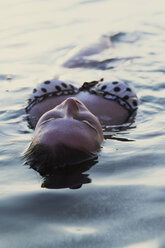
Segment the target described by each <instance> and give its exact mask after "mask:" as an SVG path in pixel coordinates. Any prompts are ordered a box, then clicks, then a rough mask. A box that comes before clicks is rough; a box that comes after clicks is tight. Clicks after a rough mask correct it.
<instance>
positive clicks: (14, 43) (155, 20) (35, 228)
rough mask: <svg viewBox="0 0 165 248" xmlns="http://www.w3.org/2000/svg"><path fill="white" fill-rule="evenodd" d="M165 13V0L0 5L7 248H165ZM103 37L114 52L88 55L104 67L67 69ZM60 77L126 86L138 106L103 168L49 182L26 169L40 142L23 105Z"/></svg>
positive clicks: (110, 144) (0, 174) (0, 160)
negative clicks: (82, 49) (31, 147)
mask: <svg viewBox="0 0 165 248" xmlns="http://www.w3.org/2000/svg"><path fill="white" fill-rule="evenodd" d="M164 10H165V3H164V1H163V0H157V1H154V0H153V1H151V0H150V1H149V0H145V1H142V0H134V1H131V0H125V1H122V0H117V1H116V0H102V1H99V0H97V1H96V0H95V1H89V0H88V1H83V0H78V1H73V0H67V1H65V0H61V1H53V0H47V1H42V0H36V1H31V0H29V1H26V0H21V1H20V0H15V1H13V2H11V1H9V0H6V1H3V3H1V22H0V33H1V39H0V49H1V57H0V69H1V71H0V89H1V101H0V103H1V104H0V137H1V146H0V186H1V190H0V196H1V198H0V220H1V225H0V244H1V247H3V248H9V247H11V246H12V247H14V248H24V247H28V248H33V247H40V248H42V247H43V248H45V247H47V248H52V247H58V248H60V247H62V248H63V247H69V248H70V247H72V248H74V247H76V248H77V247H80V248H81V247H82V248H84V247H86V248H88V247H89V248H91V247H96V248H97V247H98V248H100V247H101V248H108V247H112V248H118V247H119V248H121V247H123V248H143V247H145V248H148V247H149V248H163V247H165V239H164V236H165V231H164V230H165V208H164V204H165V180H164V178H165V165H164V161H165V155H164V148H165V142H164V140H165V131H164V130H165V129H164V115H165V97H164V96H165V80H164V78H165V68H164V60H165V55H164V43H165V26H164V23H165V18H164V16H165V13H164ZM102 35H108V36H109V37H111V48H110V49H108V50H106V51H103V52H102V53H100V54H97V55H94V56H90V57H89V59H91V60H95V61H97V64H94V65H92V66H89V65H88V66H79V67H77V68H71V69H68V68H64V67H61V66H60V65H61V64H62V63H63V62H64V61H65V59H66V58H68V56H69V54H70V52H71V50H72V49H74V48H76V47H77V46H79V45H86V44H88V43H90V42H92V41H94V42H95V41H97V40H98V39H99V37H101V36H102ZM102 61H104V62H102ZM55 75H60V76H61V78H62V79H64V80H65V79H70V80H75V81H76V82H77V84H78V85H81V84H82V83H83V82H84V81H90V80H97V79H100V78H101V77H104V78H105V79H110V80H111V79H114V78H115V79H116V80H119V79H124V80H127V81H128V82H129V83H130V85H131V86H132V87H133V88H134V89H135V91H136V92H137V95H138V97H139V102H140V106H139V110H138V114H137V117H136V120H135V123H133V125H132V126H131V127H130V128H124V127H123V128H122V129H120V130H119V129H118V128H117V127H114V128H113V130H112V131H111V132H110V133H109V134H110V135H112V136H113V137H114V139H107V140H105V141H104V143H103V148H102V149H101V152H100V154H99V161H98V163H97V164H96V165H94V166H92V167H91V168H90V169H89V170H88V171H84V172H83V173H82V172H77V173H75V174H74V175H71V176H70V177H68V178H67V179H66V177H64V176H63V175H59V176H58V177H57V178H51V179H50V178H49V180H48V179H47V178H46V179H43V178H42V177H41V176H40V175H39V174H37V172H35V171H33V170H31V169H29V168H28V167H26V166H23V161H22V160H21V153H22V152H23V150H24V149H25V148H26V146H27V144H28V143H29V141H30V140H31V137H32V130H30V129H29V128H28V126H27V123H26V120H25V114H24V111H23V108H24V106H25V102H26V99H27V98H28V95H29V94H30V92H31V91H32V89H33V87H34V86H35V85H36V84H37V83H38V82H42V81H44V80H46V79H50V78H52V77H53V76H55ZM124 140H127V141H124ZM132 140H133V141H132ZM64 179H65V183H64ZM53 183H54V189H48V187H49V188H52V187H53V185H52V184H53ZM82 183H83V185H82V187H81V188H79V189H70V188H73V184H74V185H79V184H82ZM46 187H47V188H46Z"/></svg>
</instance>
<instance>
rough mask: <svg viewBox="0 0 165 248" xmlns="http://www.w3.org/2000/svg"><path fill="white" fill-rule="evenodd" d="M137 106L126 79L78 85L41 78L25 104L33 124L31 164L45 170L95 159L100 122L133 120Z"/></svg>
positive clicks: (100, 130) (29, 159)
mask: <svg viewBox="0 0 165 248" xmlns="http://www.w3.org/2000/svg"><path fill="white" fill-rule="evenodd" d="M137 105H138V101H137V97H136V94H135V93H134V92H133V90H132V89H131V88H130V87H129V86H128V85H127V84H126V83H124V82H117V81H113V82H103V79H101V80H100V81H92V82H90V83H87V82H86V83H84V84H83V85H82V87H80V88H79V89H78V88H76V87H75V86H74V85H72V84H70V83H66V82H62V81H60V80H49V81H45V82H43V83H42V84H40V85H39V86H38V87H37V88H35V89H34V90H33V94H32V95H31V97H30V99H29V103H28V106H27V108H26V112H27V114H28V120H29V124H30V125H31V127H32V128H35V132H34V137H33V140H32V143H31V145H30V147H29V148H28V150H27V151H26V153H25V157H26V160H27V163H28V164H30V165H31V167H33V168H34V169H35V170H37V171H39V172H40V173H41V174H43V173H50V172H52V171H54V169H56V168H57V167H65V166H66V165H73V164H76V163H80V162H84V161H87V160H91V159H93V158H96V157H97V155H96V152H97V151H98V150H99V148H100V145H101V143H102V141H103V133H102V128H101V124H100V123H108V124H110V125H114V124H115V125H116V124H117V125H118V124H122V123H125V122H127V121H128V120H129V121H130V120H132V118H133V116H134V115H135V113H136V110H137Z"/></svg>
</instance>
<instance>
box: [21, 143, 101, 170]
mask: <svg viewBox="0 0 165 248" xmlns="http://www.w3.org/2000/svg"><path fill="white" fill-rule="evenodd" d="M23 158H24V160H25V164H27V165H29V166H30V167H31V168H33V169H34V170H36V171H38V172H39V173H40V174H41V175H51V174H53V173H55V172H56V170H57V169H62V168H67V167H73V166H74V165H78V164H81V163H84V162H86V161H90V160H96V159H97V154H96V153H93V152H89V151H84V150H79V149H75V148H72V147H69V146H66V145H64V144H62V143H61V144H58V145H57V146H56V150H55V154H54V153H53V152H52V151H51V149H50V148H49V147H48V146H47V145H43V144H34V143H33V142H32V143H31V144H30V146H29V147H28V149H27V150H26V151H25V152H24V154H23Z"/></svg>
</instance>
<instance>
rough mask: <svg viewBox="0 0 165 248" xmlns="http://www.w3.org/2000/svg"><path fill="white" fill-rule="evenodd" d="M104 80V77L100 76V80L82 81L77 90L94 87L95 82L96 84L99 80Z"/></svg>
mask: <svg viewBox="0 0 165 248" xmlns="http://www.w3.org/2000/svg"><path fill="white" fill-rule="evenodd" d="M102 81H104V78H101V79H100V80H98V81H96V80H94V81H91V82H84V83H83V85H82V86H81V87H80V88H79V91H85V90H87V91H89V90H90V88H92V87H94V86H95V85H96V84H98V83H99V82H102Z"/></svg>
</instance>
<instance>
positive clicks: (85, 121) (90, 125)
mask: <svg viewBox="0 0 165 248" xmlns="http://www.w3.org/2000/svg"><path fill="white" fill-rule="evenodd" d="M82 122H83V123H85V124H87V125H88V126H89V127H90V128H92V129H94V130H95V131H96V132H97V129H96V128H95V127H94V126H93V125H92V124H91V123H90V122H89V121H87V120H83V121H82Z"/></svg>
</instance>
